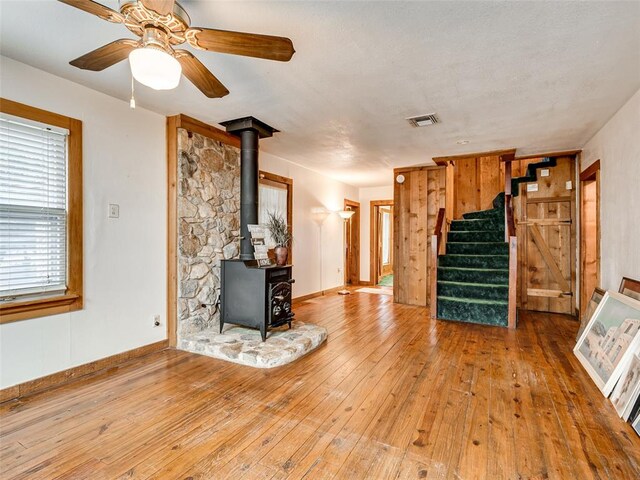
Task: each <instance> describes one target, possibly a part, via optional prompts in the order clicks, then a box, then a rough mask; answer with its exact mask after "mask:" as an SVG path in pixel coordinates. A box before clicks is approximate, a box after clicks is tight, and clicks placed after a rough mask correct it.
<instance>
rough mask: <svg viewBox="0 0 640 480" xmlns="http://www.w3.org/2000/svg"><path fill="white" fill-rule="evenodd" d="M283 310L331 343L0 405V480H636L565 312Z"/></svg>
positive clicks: (636, 460) (121, 376)
mask: <svg viewBox="0 0 640 480" xmlns="http://www.w3.org/2000/svg"><path fill="white" fill-rule="evenodd" d="M296 311H297V317H296V318H298V319H299V320H301V321H307V322H316V323H319V324H322V325H324V326H326V327H327V329H328V330H329V339H328V341H327V343H326V345H324V346H322V347H321V348H320V349H319V350H317V351H315V352H313V353H312V354H310V355H308V356H306V357H304V358H303V359H301V360H299V361H298V362H296V363H294V364H291V365H288V366H285V367H280V368H278V369H273V370H256V369H252V368H249V367H243V366H240V365H235V364H230V363H225V362H222V361H220V360H214V359H211V358H208V357H203V356H198V355H194V354H190V353H186V352H181V351H175V350H167V351H164V352H160V353H155V354H152V355H150V356H148V357H145V358H143V359H139V360H136V361H133V362H131V363H129V364H126V365H123V366H121V367H119V368H115V369H111V370H110V371H107V372H103V373H101V374H99V375H96V376H94V377H90V378H85V379H81V380H79V381H77V382H74V383H72V384H68V385H65V386H63V387H60V388H57V389H55V390H51V391H48V392H44V393H41V394H38V395H34V396H32V397H28V398H26V399H23V400H20V401H12V402H8V403H5V404H2V405H0V420H1V425H0V442H1V443H0V465H1V468H2V470H1V475H0V477H1V478H2V479H30V480H36V479H54V478H64V479H85V478H86V479H92V480H93V479H112V478H113V479H116V478H117V479H163V480H164V479H174V478H175V479H226V478H230V479H301V478H304V479H314V480H315V479H329V478H351V479H395V478H408V479H410V478H434V479H435V478H438V479H444V478H452V479H485V478H486V479H503V478H504V479H546V478H549V479H590V478H604V479H607V478H608V479H636V478H640V438H638V437H637V436H636V435H635V433H634V432H633V430H632V429H631V427H630V426H629V425H628V424H626V423H625V422H623V421H622V420H620V419H619V418H618V417H617V415H616V413H615V411H614V409H613V407H612V405H611V404H610V402H609V400H607V399H605V398H603V397H602V395H601V394H600V392H599V391H598V389H597V388H596V386H595V385H594V384H593V383H592V382H591V380H590V379H589V377H588V375H587V374H586V372H585V371H584V370H583V369H582V367H581V366H580V365H579V363H578V361H577V360H576V358H575V357H574V356H573V353H572V347H573V344H574V337H575V332H576V330H577V328H578V323H577V322H575V321H573V320H571V319H569V318H568V317H564V316H561V315H546V314H527V313H522V314H521V320H520V324H519V328H518V330H516V331H509V330H506V329H502V328H497V327H483V326H475V325H466V324H457V323H451V322H441V321H433V320H430V319H429V318H428V316H429V315H428V313H429V312H428V309H427V308H423V307H410V306H405V305H396V304H393V303H392V299H391V298H390V297H389V296H387V295H371V294H366V293H355V292H354V293H353V294H352V295H349V296H346V297H343V296H338V295H335V294H334V295H330V296H327V297H322V298H318V299H313V300H309V301H306V302H303V303H302V304H300V305H298V306H297V308H296Z"/></svg>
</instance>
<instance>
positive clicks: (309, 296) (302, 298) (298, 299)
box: [293, 285, 344, 304]
mask: <svg viewBox="0 0 640 480" xmlns="http://www.w3.org/2000/svg"><path fill="white" fill-rule="evenodd" d="M343 288H344V286H342V285H340V286H339V287H334V288H330V289H328V290H321V291H319V292H314V293H309V294H307V295H302V296H300V297H296V298H294V299H293V303H294V304H295V303H300V302H304V301H306V300H311V299H312V298H317V297H322V296H325V295H330V294H332V293H336V292H337V291H339V290H342V289H343Z"/></svg>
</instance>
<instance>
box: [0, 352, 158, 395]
mask: <svg viewBox="0 0 640 480" xmlns="http://www.w3.org/2000/svg"><path fill="white" fill-rule="evenodd" d="M167 348H169V340H161V341H160V342H156V343H151V344H149V345H144V346H142V347H138V348H134V349H133V350H127V351H126V352H121V353H116V354H115V355H111V356H110V357H105V358H101V359H99V360H95V361H93V362H89V363H85V364H83V365H78V366H77V367H72V368H69V369H67V370H63V371H61V372H56V373H52V374H51V375H45V376H44V377H40V378H36V379H34V380H29V381H28V382H24V383H20V384H18V385H13V386H11V387H7V388H3V389H2V390H0V403H3V402H8V401H9V400H15V399H18V398H21V397H26V396H28V395H33V394H34V393H39V392H43V391H44V390H49V389H51V388H54V387H59V386H61V385H64V384H66V383H69V382H72V381H74V380H77V379H79V378H82V377H87V376H91V375H95V374H97V373H100V372H101V371H103V370H106V369H107V368H112V367H115V366H117V365H120V364H122V363H125V362H127V361H129V360H133V359H135V358H140V357H144V356H146V355H149V354H151V353H154V352H159V351H161V350H166V349H167Z"/></svg>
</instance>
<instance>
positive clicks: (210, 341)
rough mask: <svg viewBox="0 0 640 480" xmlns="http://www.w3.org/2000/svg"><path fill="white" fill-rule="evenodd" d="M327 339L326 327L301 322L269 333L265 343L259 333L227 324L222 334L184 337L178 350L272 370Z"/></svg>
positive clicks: (209, 331) (205, 332) (210, 331)
mask: <svg viewBox="0 0 640 480" xmlns="http://www.w3.org/2000/svg"><path fill="white" fill-rule="evenodd" d="M326 338H327V330H326V328H324V327H320V326H318V325H313V324H310V323H307V324H305V323H302V322H299V321H296V322H294V323H293V326H292V328H291V329H289V327H286V326H284V327H280V328H277V329H273V330H270V331H269V336H268V338H267V341H266V342H262V340H261V338H260V332H259V331H258V330H253V329H249V328H244V327H238V326H235V325H225V328H224V331H223V333H218V329H217V328H216V329H207V330H203V331H201V332H195V333H191V334H187V335H183V336H182V337H181V338H180V340H179V344H178V348H180V349H183V350H188V351H189V352H194V353H200V354H202V355H207V356H210V357H213V358H218V359H220V360H226V361H229V362H233V363H239V364H241V365H248V366H250V367H256V368H273V367H279V366H281V365H286V364H287V363H291V362H293V361H294V360H297V359H298V358H300V357H302V356H303V355H306V354H307V353H309V352H311V351H312V350H315V349H316V348H318V346H320V345H321V344H322V342H324V341H325V340H326Z"/></svg>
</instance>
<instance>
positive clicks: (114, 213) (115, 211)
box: [109, 203, 120, 218]
mask: <svg viewBox="0 0 640 480" xmlns="http://www.w3.org/2000/svg"><path fill="white" fill-rule="evenodd" d="M109 218H120V205H118V204H117V203H110V204H109Z"/></svg>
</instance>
